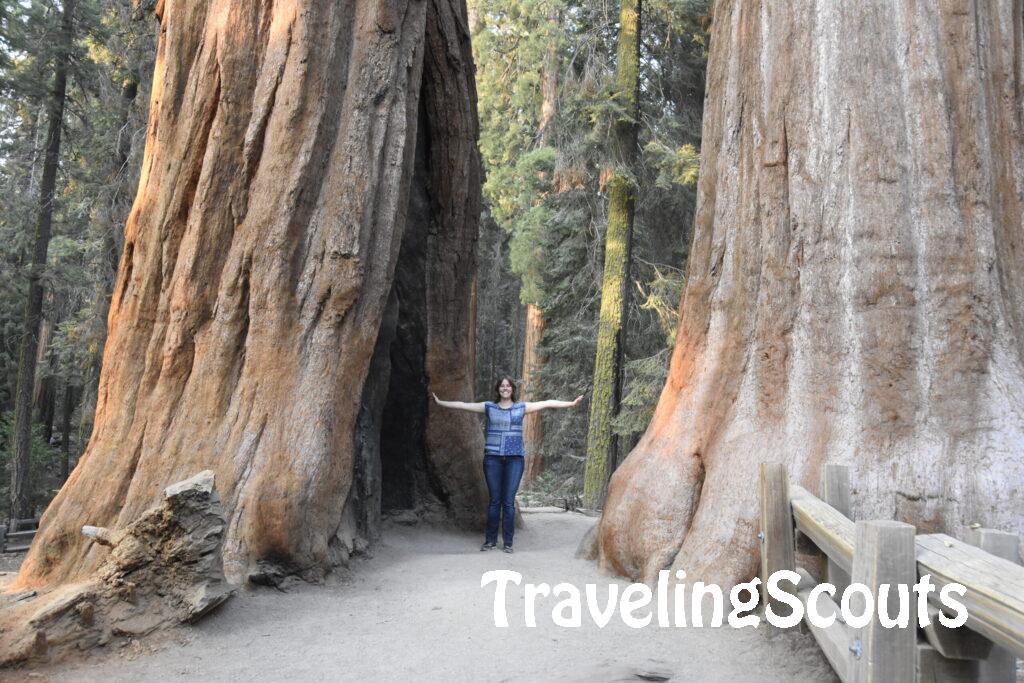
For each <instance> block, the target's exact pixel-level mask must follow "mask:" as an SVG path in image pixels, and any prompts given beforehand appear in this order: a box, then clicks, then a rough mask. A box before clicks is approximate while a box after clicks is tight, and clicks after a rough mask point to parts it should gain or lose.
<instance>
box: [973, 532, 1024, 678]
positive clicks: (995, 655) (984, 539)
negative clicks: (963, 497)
mask: <svg viewBox="0 0 1024 683" xmlns="http://www.w3.org/2000/svg"><path fill="white" fill-rule="evenodd" d="M964 540H965V541H967V542H968V543H970V544H971V545H973V546H975V547H976V548H981V549H982V550H984V551H985V552H987V553H990V554H992V555H995V556H996V557H1001V558H1003V559H1004V560H1008V561H1010V562H1013V563H1014V564H1020V552H1019V550H1018V546H1019V545H1020V540H1019V539H1018V538H1017V535H1016V534H1011V533H1008V532H1006V531H998V530H996V529H982V528H979V527H972V528H968V529H967V530H966V532H965V533H964ZM968 633H972V631H968ZM988 642H991V641H988ZM1016 678H1017V657H1015V656H1014V654H1013V653H1012V652H1010V651H1009V650H1007V649H1006V648H1005V647H999V646H998V645H997V646H995V647H993V648H992V651H991V652H990V653H989V656H988V657H985V658H984V661H982V662H980V663H979V664H978V681H979V683H1001V682H1012V681H1014V680H1016Z"/></svg>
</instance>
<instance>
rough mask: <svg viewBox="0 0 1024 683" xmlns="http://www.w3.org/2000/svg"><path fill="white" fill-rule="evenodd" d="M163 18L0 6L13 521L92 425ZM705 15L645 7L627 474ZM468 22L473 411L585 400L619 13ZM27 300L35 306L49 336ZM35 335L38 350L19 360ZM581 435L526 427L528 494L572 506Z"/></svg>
mask: <svg viewBox="0 0 1024 683" xmlns="http://www.w3.org/2000/svg"><path fill="white" fill-rule="evenodd" d="M152 4H153V3H152V1H151V0H150V1H149V2H146V1H145V0H143V1H142V2H139V1H138V0H135V2H133V1H132V0H77V2H73V1H71V0H63V2H57V1H56V0H20V1H19V2H14V3H4V4H3V5H0V197H2V200H0V201H2V207H0V457H2V459H3V465H4V468H5V473H6V476H4V477H3V478H2V480H0V495H2V496H3V500H5V501H7V500H11V498H12V496H11V484H10V482H11V479H12V476H13V474H14V473H13V472H12V464H13V460H14V458H13V453H14V450H15V444H16V441H17V439H16V437H17V427H16V417H15V413H16V412H17V411H16V407H17V406H16V404H17V403H18V393H19V392H18V377H19V370H20V371H21V372H22V374H23V376H27V377H29V378H30V380H31V381H30V382H27V383H26V382H25V381H23V385H24V386H25V387H26V392H24V393H26V395H28V393H27V389H28V388H30V390H31V393H30V405H31V420H26V421H25V424H29V423H30V424H31V433H30V434H28V433H26V434H25V435H24V437H25V438H26V440H27V442H28V443H29V444H30V449H29V452H30V461H29V467H28V470H27V472H26V473H25V474H26V475H27V476H26V477H25V486H26V494H27V495H26V496H25V498H26V500H27V504H28V510H27V511H25V510H22V511H20V512H19V511H15V510H13V509H12V510H9V512H10V513H11V514H12V515H13V516H22V517H24V516H25V514H26V512H27V514H28V515H29V516H36V515H38V514H39V513H40V512H41V511H42V509H43V508H45V506H46V504H47V503H48V501H49V500H50V498H52V496H53V495H54V493H55V492H56V490H57V489H58V488H59V487H60V485H61V483H62V481H63V479H65V478H66V477H67V474H68V472H69V470H70V468H72V467H73V466H74V462H75V460H76V458H77V456H78V455H79V454H80V453H81V451H82V450H83V448H84V446H85V444H86V442H87V440H88V438H89V434H90V431H91V427H92V415H93V411H94V409H95V404H96V389H97V382H98V378H99V369H100V364H101V360H102V353H103V344H104V340H105V336H106V315H107V310H108V308H109V303H110V294H111V290H112V288H113V283H114V276H115V273H116V271H117V264H118V260H119V258H120V256H121V251H122V248H123V229H124V222H125V219H126V217H127V214H128V211H129V209H130V207H131V203H132V200H133V198H134V195H135V190H136V187H137V184H138V179H139V171H140V166H141V161H142V152H143V145H144V141H145V126H146V119H147V113H148V106H149V93H150V82H149V81H150V79H151V77H152V73H153V65H154V59H155V52H156V37H157V32H158V30H159V28H158V26H157V23H156V21H155V19H154V18H153V15H152V11H151V10H152V7H151V5H152ZM708 4H709V3H708V0H648V2H645V3H644V5H643V13H642V17H641V27H642V28H641V33H640V38H641V40H640V68H639V73H638V77H639V93H640V96H639V104H640V116H639V120H638V121H636V123H637V124H638V131H639V133H638V134H639V145H638V148H639V156H638V161H637V163H636V164H635V165H634V168H633V169H632V173H633V174H635V178H633V179H632V180H633V182H634V187H635V188H636V193H637V196H636V215H635V223H634V229H633V235H632V249H631V252H630V262H631V263H630V276H629V282H628V287H627V291H628V295H627V309H628V314H627V317H626V325H625V330H624V334H623V360H624V363H623V366H622V369H621V373H622V375H621V382H622V392H621V394H622V401H621V406H620V409H619V413H618V416H617V417H616V418H615V420H614V423H613V429H614V431H615V433H616V434H617V435H618V443H617V446H616V451H617V453H618V458H619V459H621V458H622V457H624V455H625V454H626V453H627V452H628V451H629V449H630V448H631V447H632V445H633V444H634V443H635V441H636V439H637V438H638V437H639V435H640V434H641V433H642V432H643V430H644V429H645V428H646V426H647V423H648V422H649V420H650V417H651V414H652V413H653V410H654V406H655V404H656V402H657V399H658V395H659V392H660V390H661V387H662V385H663V384H664V380H665V375H666V371H667V366H668V360H669V354H670V349H671V348H672V347H673V344H674V333H675V328H676V323H677V315H678V311H677V308H678V304H679V300H680V295H681V292H682V287H683V282H684V277H685V272H684V266H685V263H686V258H687V248H688V245H689V242H690V227H691V220H692V215H693V211H694V205H695V193H694V190H695V186H696V180H697V171H698V164H699V158H700V127H701V113H702V108H703V97H704V69H705V62H706V58H707V48H708V45H707V38H708V30H709V28H710V17H709V15H708V12H709V8H708ZM468 9H469V30H470V32H471V34H472V40H473V49H474V57H475V61H476V73H477V92H478V96H479V100H478V111H479V117H480V129H481V130H480V152H481V157H482V160H483V163H484V168H485V172H486V180H485V184H484V198H485V206H484V214H483V217H482V220H481V227H480V235H479V242H478V272H477V280H476V288H477V290H476V302H477V318H476V334H475V343H476V359H477V367H476V398H477V399H478V400H483V399H484V398H488V397H489V396H490V395H491V394H492V393H493V386H494V384H495V382H496V381H497V380H498V378H500V377H501V376H503V375H509V376H511V377H513V378H515V379H517V380H519V381H520V383H521V388H522V389H523V390H524V392H525V394H526V395H528V396H529V397H531V398H556V397H557V398H566V397H569V398H571V397H572V396H575V395H577V394H579V393H584V392H589V391H590V390H591V385H592V380H593V374H594V358H595V351H596V349H595V345H596V342H597V337H598V335H597V328H598V311H599V307H600V301H601V296H602V270H603V260H604V235H605V230H606V227H607V207H608V180H609V177H610V173H611V169H612V166H613V161H612V159H611V158H610V150H611V149H612V145H611V138H612V136H613V134H614V126H615V122H616V120H618V119H621V118H622V117H623V115H624V114H623V112H624V107H623V103H622V98H621V93H620V92H619V90H618V87H617V85H616V67H617V56H616V55H617V39H618V36H619V3H618V2H613V1H611V0H607V1H605V0H602V1H597V2H594V1H592V0H591V1H587V2H583V1H576V0H469V2H468ZM62 71H63V73H64V74H65V76H64V82H63V83H61V82H60V81H61V78H60V73H61V72H62ZM55 133H56V136H55ZM55 137H56V140H55V139H54V138H55ZM48 162H49V163H48ZM48 167H51V168H48ZM48 171H49V173H48ZM48 176H50V177H48ZM51 194H52V201H47V199H48V198H49V197H50V196H51ZM47 212H51V214H50V218H49V219H47V218H46V215H45V214H46V213H47ZM44 219H45V220H44ZM47 220H48V221H50V222H51V223H52V225H46V221H47ZM41 241H42V242H45V244H44V245H42V246H43V249H42V254H43V258H42V260H40V258H39V255H40V246H41V244H40V242H41ZM33 282H35V283H36V285H37V287H36V288H35V289H36V292H35V293H34V292H33V291H32V290H33V287H32V283H33ZM33 294H35V296H36V297H37V298H38V297H39V294H41V304H40V310H39V313H38V315H39V321H38V325H35V324H34V322H35V319H34V315H33V310H32V299H33ZM33 328H34V329H35V330H36V335H37V339H38V345H37V348H36V350H35V351H34V352H33V353H31V354H29V357H28V358H23V357H22V356H25V349H26V344H25V343H24V342H25V340H26V335H27V334H28V333H29V332H28V331H29V330H31V329H33ZM587 422H588V414H587V412H586V411H584V410H580V411H571V412H570V411H567V412H565V413H559V414H557V416H552V417H549V418H548V419H547V421H546V423H545V424H544V425H543V427H542V429H537V428H536V426H535V428H534V431H533V434H532V447H533V450H534V455H535V459H534V466H532V467H531V470H530V476H531V478H532V482H530V485H529V487H528V493H530V494H532V496H533V497H534V499H536V500H539V501H542V502H554V501H560V502H567V503H568V504H570V505H571V504H575V503H576V502H578V500H579V496H580V494H581V493H582V489H583V471H584V462H585V453H586V443H587V429H588V424H587ZM541 464H542V465H543V466H542V467H541V466H540V465H541Z"/></svg>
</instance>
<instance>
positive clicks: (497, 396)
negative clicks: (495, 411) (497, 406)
mask: <svg viewBox="0 0 1024 683" xmlns="http://www.w3.org/2000/svg"><path fill="white" fill-rule="evenodd" d="M502 382H508V383H509V384H511V385H512V402H513V403H515V402H516V401H517V400H518V397H517V394H518V393H519V391H518V390H517V389H516V383H515V381H514V380H513V379H512V378H511V377H501V378H499V379H498V383H497V384H495V385H494V402H495V403H501V392H500V391H498V390H499V389H501V383H502Z"/></svg>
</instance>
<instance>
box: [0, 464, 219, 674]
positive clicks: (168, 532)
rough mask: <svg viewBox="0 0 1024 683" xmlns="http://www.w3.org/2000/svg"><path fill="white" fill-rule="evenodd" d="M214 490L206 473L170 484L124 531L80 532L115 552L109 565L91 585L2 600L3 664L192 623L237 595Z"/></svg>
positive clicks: (44, 657)
mask: <svg viewBox="0 0 1024 683" xmlns="http://www.w3.org/2000/svg"><path fill="white" fill-rule="evenodd" d="M213 483H214V476H213V472H211V471H209V470H207V471H204V472H200V473H199V474H197V475H196V476H194V477H191V478H189V479H186V480H184V481H181V482H178V483H176V484H172V485H171V486H168V487H167V488H166V489H165V490H164V500H163V502H162V503H161V504H159V505H157V506H155V507H153V508H150V509H149V510H147V511H146V512H145V513H143V514H142V516H141V517H139V518H138V519H137V520H135V521H134V522H132V523H131V524H129V525H128V526H127V527H125V528H124V529H116V530H115V529H107V528H104V527H96V526H84V527H82V533H83V535H85V536H87V537H89V538H92V539H93V540H94V541H95V542H96V543H97V544H98V545H103V546H108V547H109V548H110V550H109V554H108V556H107V558H106V559H105V560H104V561H103V562H102V564H101V565H100V566H99V568H98V569H97V571H96V572H95V573H94V575H93V576H92V577H90V578H89V579H88V580H86V581H83V582H79V583H74V584H65V585H62V586H58V587H56V588H53V589H50V590H46V591H43V590H41V591H40V592H39V593H38V594H36V593H35V592H34V591H32V592H24V593H19V594H15V595H8V596H5V598H6V599H5V600H4V601H3V607H2V608H0V633H3V634H4V638H3V643H2V644H0V666H11V665H15V664H22V663H27V662H32V661H56V660H59V659H62V658H64V657H66V656H67V655H68V654H69V653H71V652H74V651H76V650H85V649H89V648H92V647H95V646H96V645H105V644H107V643H109V642H111V641H112V640H115V639H118V638H138V637H142V636H145V635H148V634H150V633H153V632H155V631H158V630H161V629H165V628H169V627H171V626H175V625H177V624H180V623H193V622H195V621H197V620H198V619H200V618H201V617H203V616H204V615H206V614H209V613H210V612H211V611H212V610H213V609H215V608H216V607H217V606H218V605H220V604H222V603H223V602H224V601H225V600H227V599H228V598H229V597H231V595H232V594H233V593H234V589H232V588H231V586H230V585H229V584H228V583H227V582H226V581H225V578H224V569H223V562H222V558H221V547H222V542H223V538H224V530H225V528H226V526H227V525H226V523H225V520H224V509H223V507H222V506H221V503H220V498H219V497H218V495H217V493H216V491H215V490H214V486H213ZM93 552H106V551H103V550H99V549H94V550H93Z"/></svg>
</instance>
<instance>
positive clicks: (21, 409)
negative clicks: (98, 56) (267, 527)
mask: <svg viewBox="0 0 1024 683" xmlns="http://www.w3.org/2000/svg"><path fill="white" fill-rule="evenodd" d="M75 4H76V0H66V1H65V3H64V10H63V13H62V15H61V29H60V34H59V35H60V41H61V44H60V47H59V49H58V50H57V53H56V55H55V56H54V69H53V88H52V89H51V91H50V96H49V98H48V100H47V114H46V115H47V129H46V151H45V153H44V158H43V175H42V179H41V180H40V184H39V211H38V213H37V217H36V229H35V239H34V243H33V247H32V261H31V263H30V265H29V276H28V296H27V298H26V300H25V314H24V329H23V331H22V337H21V347H20V349H19V352H18V378H17V381H16V384H15V390H14V457H13V458H12V467H11V508H10V513H11V517H13V518H20V519H25V518H27V517H30V516H31V513H32V510H31V509H30V508H29V498H28V468H29V454H30V451H31V448H32V393H33V389H34V387H35V379H36V355H37V354H38V352H39V325H40V320H41V316H42V311H43V282H42V280H43V271H44V270H45V269H46V258H47V254H48V253H49V250H50V234H51V227H52V223H53V195H54V190H55V189H56V187H57V166H58V164H59V161H60V133H61V127H62V125H63V122H64V100H65V96H66V94H67V83H68V76H67V74H68V62H69V61H70V53H71V41H72V40H73V36H74V27H75V24H74V17H75ZM51 424H52V421H51Z"/></svg>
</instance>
